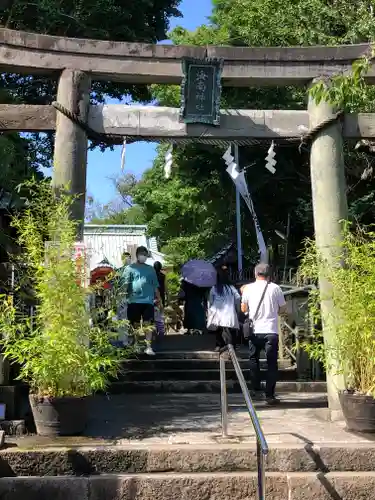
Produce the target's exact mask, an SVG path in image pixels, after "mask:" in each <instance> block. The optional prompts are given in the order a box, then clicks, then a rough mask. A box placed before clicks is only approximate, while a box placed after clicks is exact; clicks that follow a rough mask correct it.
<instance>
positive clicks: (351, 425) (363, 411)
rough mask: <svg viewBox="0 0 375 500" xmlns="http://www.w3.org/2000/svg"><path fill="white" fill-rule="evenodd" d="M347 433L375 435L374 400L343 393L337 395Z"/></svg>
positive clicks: (360, 395)
mask: <svg viewBox="0 0 375 500" xmlns="http://www.w3.org/2000/svg"><path fill="white" fill-rule="evenodd" d="M339 396H340V403H341V408H342V412H343V414H344V418H345V421H346V425H347V430H348V431H354V432H369V433H375V399H374V398H373V397H372V396H365V395H363V394H355V393H352V392H349V391H343V392H341V393H340V394H339Z"/></svg>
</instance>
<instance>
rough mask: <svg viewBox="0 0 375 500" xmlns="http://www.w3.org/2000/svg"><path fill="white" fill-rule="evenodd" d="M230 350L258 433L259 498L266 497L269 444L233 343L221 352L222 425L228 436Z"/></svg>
mask: <svg viewBox="0 0 375 500" xmlns="http://www.w3.org/2000/svg"><path fill="white" fill-rule="evenodd" d="M225 351H228V352H229V356H230V358H231V360H232V363H233V367H234V370H235V372H236V375H237V378H238V382H239V384H240V386H241V391H242V394H243V397H244V399H245V404H246V407H247V411H248V412H249V416H250V419H251V422H252V424H253V427H254V431H255V435H256V443H257V446H256V450H257V470H258V500H265V498H266V471H265V466H264V457H265V455H267V453H268V444H267V441H266V438H265V436H264V433H263V430H262V427H261V425H260V422H259V419H258V415H257V413H256V411H255V408H254V405H253V402H252V400H251V397H250V393H249V389H248V388H247V385H246V381H245V378H244V376H243V373H242V370H241V367H240V364H239V362H238V359H237V356H236V352H235V350H234V348H233V345H232V344H228V345H227V346H226V347H225V348H224V349H223V350H222V351H221V353H220V387H221V426H222V434H223V436H224V437H226V436H228V398H227V383H226V373H225V359H224V355H223V354H224V352H225Z"/></svg>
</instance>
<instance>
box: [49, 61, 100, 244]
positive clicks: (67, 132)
mask: <svg viewBox="0 0 375 500" xmlns="http://www.w3.org/2000/svg"><path fill="white" fill-rule="evenodd" d="M90 85H91V79H90V76H89V75H88V74H86V73H83V72H82V71H73V70H70V69H65V70H64V71H63V72H62V74H61V76H60V80H59V85H58V91H57V101H58V102H59V103H60V104H62V105H63V106H65V108H67V109H68V110H69V111H72V112H73V113H75V114H76V115H77V116H78V117H79V118H80V119H81V120H83V121H84V122H86V121H87V115H88V112H89V104H90ZM56 113H57V115H56V136H55V154H54V159H53V177H52V185H53V187H54V188H55V189H65V188H68V191H69V193H70V194H72V195H74V196H76V199H75V201H74V203H73V206H72V219H73V220H76V221H79V226H78V230H77V233H78V234H77V240H78V241H81V240H82V238H83V225H84V216H85V197H86V170H87V135H86V132H85V131H84V130H82V128H80V127H79V126H78V125H77V124H75V123H73V122H72V121H71V120H70V119H69V118H67V117H66V116H65V115H63V114H62V113H60V112H59V111H57V112H56Z"/></svg>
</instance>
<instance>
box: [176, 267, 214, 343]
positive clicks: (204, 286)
mask: <svg viewBox="0 0 375 500" xmlns="http://www.w3.org/2000/svg"><path fill="white" fill-rule="evenodd" d="M181 274H182V282H181V292H182V293H181V296H182V298H183V300H184V327H185V328H186V330H187V334H191V333H195V332H201V333H203V332H205V331H206V308H207V296H208V292H209V290H210V288H211V287H212V286H214V285H215V283H216V269H215V268H214V266H213V265H212V264H211V263H210V262H206V261H205V260H190V261H189V262H187V263H186V264H185V265H184V266H183V267H182V270H181Z"/></svg>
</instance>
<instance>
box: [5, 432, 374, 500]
mask: <svg viewBox="0 0 375 500" xmlns="http://www.w3.org/2000/svg"><path fill="white" fill-rule="evenodd" d="M76 441H79V439H77V438H76ZM81 441H82V440H81ZM26 442H27V439H26ZM34 442H35V440H34ZM36 442H38V441H37V440H36ZM41 442H43V440H42V441H41ZM44 442H46V441H45V440H44ZM60 442H61V441H60ZM0 458H1V461H0V475H1V476H2V477H4V476H85V475H90V474H125V473H127V474H129V473H136V474H160V473H175V474H182V473H183V474H193V473H194V474H197V473H220V472H225V471H231V472H256V470H257V458H256V451H255V444H254V442H250V443H246V444H241V443H235V444H217V443H210V444H206V445H198V444H195V445H181V444H180V445H164V446H161V445H147V446H145V445H138V446H137V444H136V443H134V444H132V445H128V446H124V445H115V446H110V445H108V446H103V445H101V446H99V445H98V446H93V445H91V446H76V447H73V446H72V445H70V446H69V445H66V446H63V445H60V447H59V446H57V445H56V442H51V443H50V446H49V447H47V446H45V447H44V448H41V447H39V448H38V447H37V446H34V448H33V449H29V450H27V449H24V448H23V449H16V448H9V449H5V450H1V451H0ZM374 460H375V445H374V443H368V444H363V443H355V442H352V443H350V444H348V443H347V444H345V443H343V442H338V443H327V444H324V443H321V444H320V445H319V446H317V445H316V446H314V445H311V446H306V445H303V444H282V445H275V444H273V445H272V446H270V450H269V453H268V455H267V456H266V458H265V467H266V471H267V472H268V473H272V472H279V473H288V472H310V473H312V472H315V473H322V474H325V473H327V472H351V473H352V474H353V473H355V472H357V473H360V472H362V473H364V472H373V469H374ZM0 498H3V497H2V496H1V494H0ZM25 498H27V497H25ZM150 498H152V497H150ZM234 498H235V497H234ZM285 498H287V497H285ZM28 500H29V499H28Z"/></svg>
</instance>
